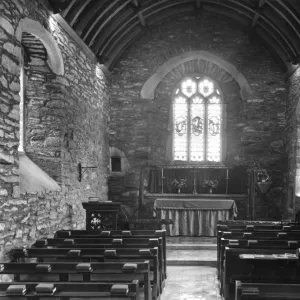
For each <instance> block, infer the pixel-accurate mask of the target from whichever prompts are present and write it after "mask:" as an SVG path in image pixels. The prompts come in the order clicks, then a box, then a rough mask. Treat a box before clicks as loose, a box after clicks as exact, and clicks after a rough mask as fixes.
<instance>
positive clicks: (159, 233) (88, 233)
mask: <svg viewBox="0 0 300 300" xmlns="http://www.w3.org/2000/svg"><path fill="white" fill-rule="evenodd" d="M95 236H97V237H99V236H102V237H112V238H116V239H121V238H126V237H136V238H137V237H139V238H159V237H161V238H162V243H163V259H164V261H165V262H166V261H167V236H166V230H111V231H107V230H102V231H98V230H58V231H56V233H55V234H54V238H94V237H95ZM164 268H165V270H164V275H165V278H167V267H166V264H165V265H164Z"/></svg>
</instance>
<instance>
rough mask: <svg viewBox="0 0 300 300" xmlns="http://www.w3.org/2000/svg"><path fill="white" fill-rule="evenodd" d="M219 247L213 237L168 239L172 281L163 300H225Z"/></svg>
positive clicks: (169, 271)
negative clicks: (218, 269) (218, 262)
mask: <svg viewBox="0 0 300 300" xmlns="http://www.w3.org/2000/svg"><path fill="white" fill-rule="evenodd" d="M216 246H217V245H216V238H211V237H168V238H167V274H168V278H167V280H166V284H165V288H164V290H163V293H162V295H161V299H160V300H222V297H221V296H220V294H219V282H218V280H217V276H216V268H215V266H216V260H217V249H216Z"/></svg>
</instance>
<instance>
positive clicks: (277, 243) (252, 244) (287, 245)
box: [218, 238, 300, 278]
mask: <svg viewBox="0 0 300 300" xmlns="http://www.w3.org/2000/svg"><path fill="white" fill-rule="evenodd" d="M226 247H228V248H247V249H267V248H270V249H283V250H284V249H286V250H289V249H294V250H296V249H297V248H299V247H300V241H289V240H227V239H223V238H222V239H221V249H220V268H219V269H218V275H219V278H222V274H223V272H224V261H225V259H226V256H225V249H226Z"/></svg>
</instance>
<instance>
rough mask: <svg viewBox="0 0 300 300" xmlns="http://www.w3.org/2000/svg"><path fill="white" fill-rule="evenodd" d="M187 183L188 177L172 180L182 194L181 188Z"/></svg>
mask: <svg viewBox="0 0 300 300" xmlns="http://www.w3.org/2000/svg"><path fill="white" fill-rule="evenodd" d="M186 183H187V180H186V179H183V178H181V179H180V180H179V181H178V180H177V179H174V180H173V181H172V185H174V186H175V188H176V190H177V193H178V194H180V190H181V188H183V187H185V186H186Z"/></svg>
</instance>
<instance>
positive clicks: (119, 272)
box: [0, 261, 157, 300]
mask: <svg viewBox="0 0 300 300" xmlns="http://www.w3.org/2000/svg"><path fill="white" fill-rule="evenodd" d="M0 274H13V275H14V281H26V282H30V281H35V282H44V281H53V282H55V281H60V282H63V281H64V282H69V281H79V282H81V281H87V282H91V281H97V282H103V283H104V282H110V283H112V282H114V283H127V282H129V281H132V280H139V283H140V285H141V286H143V287H144V299H145V300H151V299H153V300H155V299H157V295H156V293H155V291H154V290H151V284H150V282H151V283H152V286H153V285H155V284H153V274H150V262H149V261H144V262H136V263H119V262H105V263H70V262H60V263H55V262H48V263H41V264H40V263H1V264H0ZM152 292H153V293H152Z"/></svg>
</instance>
